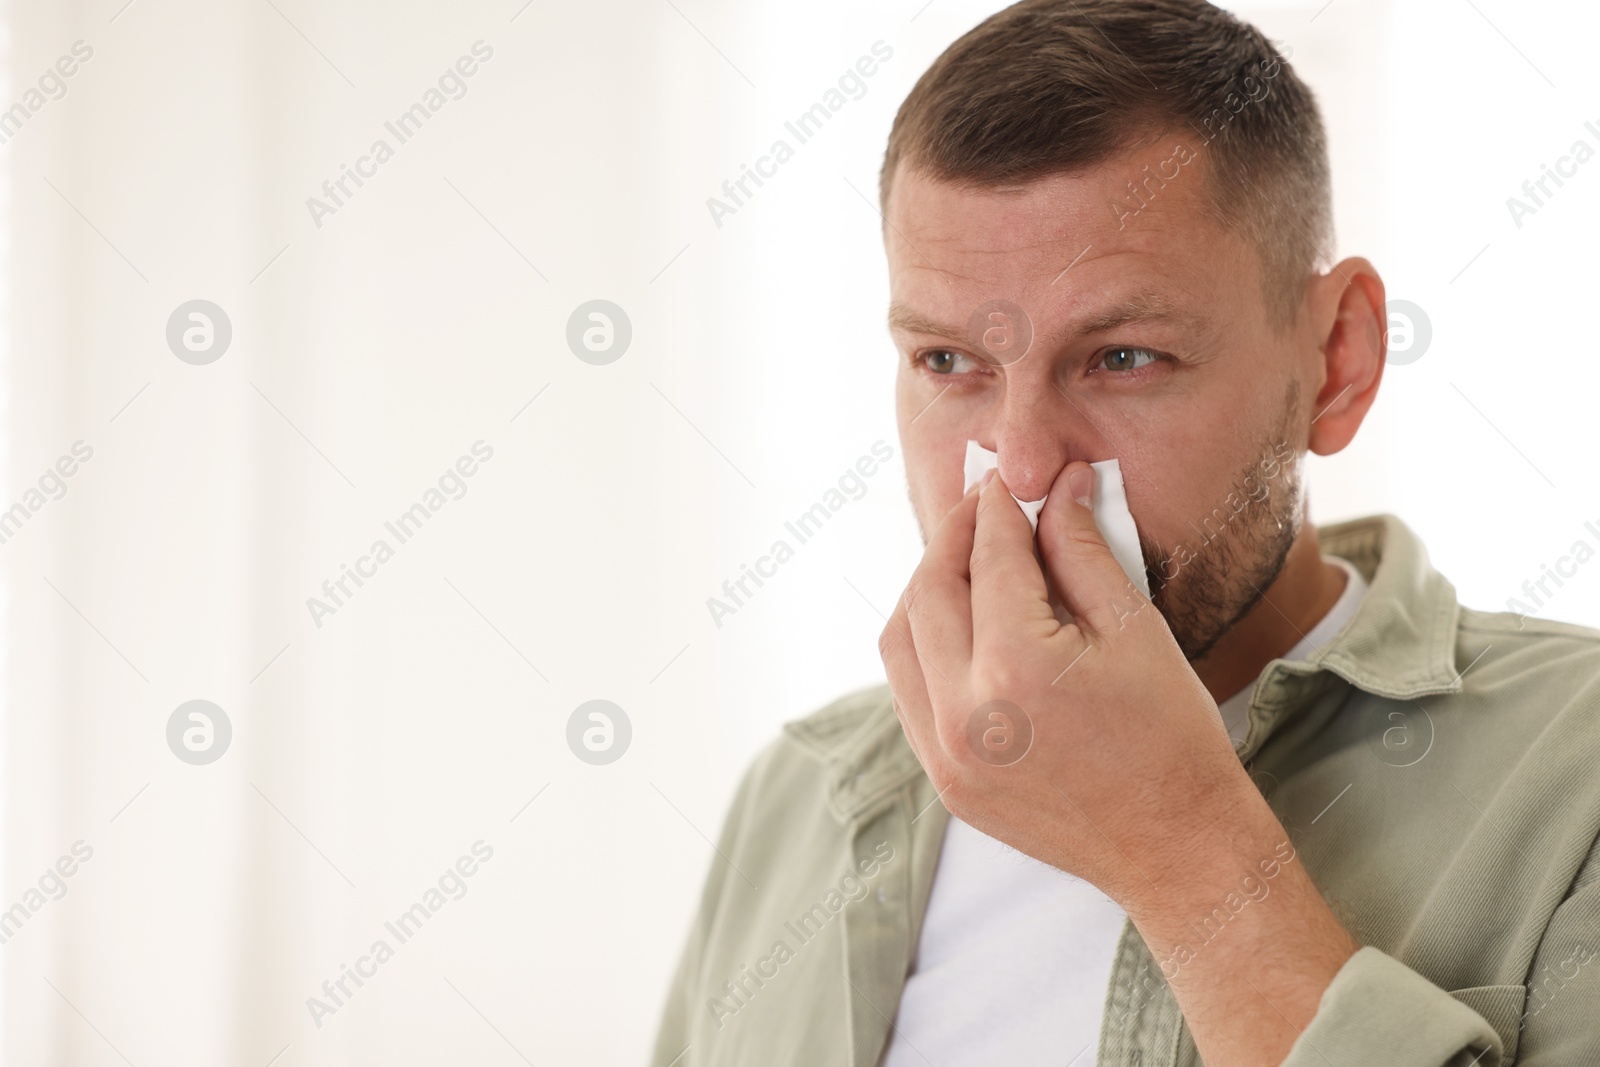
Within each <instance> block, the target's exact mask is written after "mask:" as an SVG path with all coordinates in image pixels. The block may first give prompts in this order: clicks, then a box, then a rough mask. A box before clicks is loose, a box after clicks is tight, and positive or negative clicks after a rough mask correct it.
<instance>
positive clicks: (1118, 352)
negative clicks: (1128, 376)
mask: <svg viewBox="0 0 1600 1067" xmlns="http://www.w3.org/2000/svg"><path fill="white" fill-rule="evenodd" d="M1155 358H1156V357H1155V354H1154V353H1152V352H1151V351H1150V350H1149V349H1148V348H1108V349H1106V352H1105V355H1104V356H1102V357H1101V365H1102V366H1104V367H1105V369H1106V370H1118V371H1121V370H1138V369H1139V368H1140V367H1143V366H1145V365H1146V364H1148V363H1154V362H1155Z"/></svg>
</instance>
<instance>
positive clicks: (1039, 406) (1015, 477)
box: [979, 403, 1098, 500]
mask: <svg viewBox="0 0 1600 1067" xmlns="http://www.w3.org/2000/svg"><path fill="white" fill-rule="evenodd" d="M992 432H993V434H994V439H993V440H992V441H987V442H984V441H980V442H979V443H980V444H983V445H984V447H986V448H990V449H993V450H994V451H995V453H996V454H997V456H998V461H999V466H1000V477H1001V478H1003V479H1005V483H1006V487H1007V488H1008V489H1010V490H1011V493H1012V495H1013V496H1015V497H1016V498H1017V499H1018V500H1038V499H1039V498H1040V497H1042V496H1044V495H1045V494H1047V493H1049V492H1050V487H1051V486H1052V485H1054V484H1055V480H1056V476H1057V475H1059V474H1060V473H1061V469H1062V468H1063V467H1065V466H1066V465H1067V464H1068V463H1070V462H1072V461H1073V460H1075V459H1083V460H1093V459H1094V458H1095V454H1096V452H1097V451H1098V448H1097V440H1096V438H1095V436H1094V431H1093V428H1092V427H1090V426H1088V425H1087V424H1086V423H1085V422H1084V420H1083V418H1082V416H1081V415H1080V414H1079V413H1077V412H1076V411H1073V410H1070V409H1069V410H1066V411H1061V410H1058V408H1057V407H1056V405H1054V404H1045V403H1035V404H1028V405H1017V406H1015V407H1012V408H1010V410H1007V411H1006V412H1004V414H1003V416H1002V418H1001V419H1000V420H999V422H998V423H997V424H996V425H995V426H994V427H993V428H992Z"/></svg>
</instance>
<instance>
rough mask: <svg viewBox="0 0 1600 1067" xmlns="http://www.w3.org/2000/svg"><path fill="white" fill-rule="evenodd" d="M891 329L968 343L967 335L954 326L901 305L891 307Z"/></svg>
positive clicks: (895, 304) (893, 304)
mask: <svg viewBox="0 0 1600 1067" xmlns="http://www.w3.org/2000/svg"><path fill="white" fill-rule="evenodd" d="M889 329H890V330H904V331H905V332H906V333H925V334H931V335H932V336H934V337H943V338H944V339H945V340H947V341H958V342H961V343H963V344H964V343H966V342H967V335H966V334H965V333H964V332H963V331H961V330H958V329H956V328H955V327H954V326H946V325H944V324H943V323H940V322H935V321H934V320H933V319H930V318H928V317H927V316H926V315H924V314H922V312H920V311H917V310H916V309H915V308H911V307H908V306H907V305H905V304H901V303H898V302H896V303H892V304H890V305H889Z"/></svg>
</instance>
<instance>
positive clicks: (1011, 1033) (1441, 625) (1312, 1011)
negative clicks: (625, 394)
mask: <svg viewBox="0 0 1600 1067" xmlns="http://www.w3.org/2000/svg"><path fill="white" fill-rule="evenodd" d="M881 196H882V202H883V214H884V236H885V246H886V250H887V256H888V261H889V269H890V279H891V294H892V306H891V309H890V326H891V332H892V334H893V336H894V339H895V342H896V345H897V348H898V349H899V353H900V358H901V363H900V371H899V379H898V387H897V408H898V416H899V430H900V438H901V442H902V445H903V447H904V454H905V457H906V467H907V473H908V477H909V480H910V492H911V500H912V504H913V506H914V508H915V510H916V514H917V517H918V521H919V524H920V526H921V529H922V533H923V538H924V541H925V543H926V552H925V555H924V558H923V560H922V563H921V565H920V566H919V567H918V568H917V570H916V573H915V574H914V575H913V577H912V579H911V581H910V583H909V585H908V586H907V588H906V591H905V595H904V596H903V597H902V598H901V600H900V602H899V603H898V605H897V607H896V608H895V611H894V613H893V616H892V617H891V618H890V620H889V623H888V625H887V626H886V627H885V628H884V630H883V636H882V640H881V642H880V648H881V651H882V654H883V659H884V663H885V666H886V669H887V673H888V683H889V684H888V685H887V686H884V687H879V688H876V689H870V690H867V691H864V692H860V693H856V694H852V695H850V696H848V697H846V698H844V699H842V700H840V701H839V702H837V703H835V704H834V705H832V706H830V707H828V708H825V709H823V710H822V711H820V712H818V713H817V714H815V715H813V716H811V717H809V718H806V719H803V720H800V721H798V722H794V723H790V724H789V725H788V727H787V728H786V730H785V733H784V735H783V736H782V737H781V738H780V739H779V740H778V741H776V742H775V743H774V744H772V745H771V746H770V747H769V748H767V749H766V750H765V751H764V752H763V753H762V754H761V755H760V756H759V757H758V759H757V760H756V761H755V763H754V764H753V766H752V767H751V768H750V770H749V772H748V773H747V775H746V777H745V779H744V781H743V783H742V784H741V785H740V787H739V790H738V793H737V795H736V797H735V800H734V804H733V808H732V811H731V812H730V814H729V816H728V819H727V823H726V825H725V827H724V830H723V833H722V838H721V841H720V843H719V846H718V854H717V856H716V857H715V859H714V860H713V863H712V868H711V872H710V876H709V877H708V879H707V882H706V887H705V891H704V895H703V899H702V902H701V907H700V912H699V915H698V917H697V918H696V920H695V923H694V926H693V929H692V931H691V934H690V938H689V942H688V947H687V949H686V951H685V953H684V957H683V960H682V963H681V964H680V967H679V970H678V973H677V976H676V978H675V980H674V983H673V986H672V990H671V993H670V997H669V1000H668V1004H667V1009H666V1014H665V1018H664V1021H663V1025H662V1029H661V1032H660V1036H659V1039H658V1043H657V1047H656V1052H655V1063H656V1064H657V1065H658V1067H666V1065H668V1064H678V1065H682V1067H689V1065H709V1064H761V1065H769V1064H822V1063H830V1064H853V1065H857V1067H871V1065H874V1064H885V1065H888V1067H902V1065H909V1064H930V1065H934V1067H962V1065H968V1064H1029V1063H1039V1064H1046V1063H1048V1064H1058V1065H1064V1064H1072V1065H1088V1064H1099V1065H1101V1067H1109V1065H1113V1064H1114V1065H1119V1067H1122V1065H1126V1067H1133V1065H1139V1067H1153V1065H1161V1067H1172V1065H1179V1064H1183V1065H1189V1064H1194V1063H1197V1062H1204V1063H1206V1064H1210V1065H1211V1067H1222V1065H1227V1067H1234V1065H1268V1064H1280V1063H1281V1064H1286V1065H1294V1067H1300V1065H1311V1064H1324V1065H1333V1067H1346V1065H1349V1067H1356V1065H1363V1067H1364V1065H1369V1064H1386V1065H1397V1067H1444V1065H1457V1067H1465V1065H1467V1064H1475V1065H1482V1067H1494V1065H1497V1064H1509V1063H1511V1062H1512V1061H1513V1060H1515V1062H1517V1063H1519V1064H1523V1065H1526V1067H1554V1065H1578V1064H1600V1011H1597V1006H1600V966H1594V965H1592V961H1594V959H1595V957H1596V954H1597V949H1600V856H1597V853H1596V848H1595V842H1596V836H1597V834H1600V774H1596V773H1595V759H1596V756H1597V754H1600V714H1597V713H1600V634H1597V633H1595V632H1593V631H1590V630H1586V629H1582V628H1579V627H1575V626H1569V625H1564V624H1560V623H1552V622H1542V621H1541V622H1534V621H1527V620H1522V619H1519V618H1517V617H1516V616H1509V615H1506V614H1491V613H1483V612H1477V611H1473V610H1470V609H1467V608H1463V607H1460V606H1459V605H1458V604H1457V602H1456V599H1455V594H1454V589H1453V587H1452V586H1451V585H1450V583H1449V582H1448V581H1447V580H1446V579H1445V578H1444V577H1443V576H1442V575H1440V574H1439V573H1437V572H1436V571H1434V570H1433V569H1432V568H1431V567H1430V565H1429V563H1428V560H1427V555H1426V553H1425V552H1424V550H1423V548H1422V545H1421V544H1420V543H1419V542H1418V540H1417V538H1416V537H1415V535H1413V534H1412V533H1411V532H1410V531H1409V530H1408V529H1407V528H1406V527H1405V526H1404V525H1403V524H1402V523H1401V522H1400V521H1399V520H1397V519H1395V518H1393V517H1389V516H1378V517H1374V518H1370V519H1364V520H1360V521H1356V522H1348V523H1342V524H1339V525H1337V526H1332V527H1326V528H1323V529H1320V530H1319V529H1317V528H1316V527H1314V526H1312V525H1311V524H1310V523H1309V521H1308V518H1307V508H1306V501H1305V495H1304V492H1303V486H1302V464H1303V458H1304V456H1305V454H1306V453H1307V452H1315V453H1317V454H1320V455H1326V454H1330V453H1334V452H1338V451H1339V450H1340V449H1342V448H1344V447H1345V446H1346V445H1347V444H1348V443H1349V442H1350V440H1351V439H1352V437H1353V436H1354V435H1355V433H1356V431H1357V429H1358V428H1359V427H1360V425H1361V422H1362V420H1363V418H1364V417H1365V415H1366V413H1367V411H1368V410H1369V409H1370V407H1371V405H1372V403H1373V401H1374V400H1375V398H1376V396H1377V391H1378V386H1379V383H1380V381H1381V379H1382V373H1383V368H1384V339H1383V338H1384V333H1385V328H1386V313H1385V304H1384V299H1385V298H1384V288H1383V283H1382V281H1381V280H1380V279H1379V277H1378V274H1377V271H1376V270H1375V268H1374V267H1373V266H1372V264H1370V263H1369V262H1367V261H1366V260H1364V259H1359V258H1354V259H1344V260H1342V261H1340V262H1337V263H1335V262H1332V259H1331V254H1330V253H1331V232H1332V224H1331V218H1330V216H1331V211H1330V206H1329V201H1330V197H1329V182H1328V168H1327V162H1326V148H1325V144H1324V137H1323V131H1322V125H1321V121H1320V118H1319V116H1318V113H1317V109H1316V105H1315V102H1314V101H1313V99H1312V97H1311V94H1310V93H1309V91H1308V90H1307V89H1306V87H1305V86H1304V85H1303V84H1302V83H1301V82H1300V81H1299V79H1298V78H1297V77H1296V76H1295V74H1294V72H1293V71H1292V70H1291V69H1290V68H1289V66H1288V65H1287V63H1286V62H1285V61H1284V60H1283V58H1282V57H1281V56H1280V55H1279V54H1278V53H1277V52H1276V51H1275V50H1274V49H1273V48H1272V46H1271V45H1270V43H1269V42H1268V41H1267V40H1266V39H1265V38H1264V37H1262V35H1261V34H1260V33H1259V32H1257V31H1256V30H1254V29H1253V28H1252V27H1249V26H1247V25H1244V24H1241V23H1240V22H1239V21H1237V20H1236V19H1234V18H1233V17H1232V16H1230V15H1227V14H1225V13H1223V12H1221V11H1219V10H1217V9H1215V8H1213V7H1211V6H1210V5H1208V4H1206V3H1203V2H1202V0H1026V2H1024V3H1020V4H1018V5H1016V6H1014V7H1012V8H1009V9H1007V10H1005V11H1002V12H1000V13H999V14H997V15H995V16H994V17H992V18H990V19H989V20H988V21H986V22H985V23H983V24H982V25H980V26H978V27H977V28H976V29H974V30H973V31H972V32H971V33H969V34H967V35H966V36H965V37H963V38H962V39H961V40H959V41H957V42H956V43H955V44H954V45H952V46H951V47H950V49H949V50H947V51H946V52H945V53H944V55H942V56H941V57H940V58H939V59H938V60H937V61H936V62H935V63H934V65H933V66H932V67H931V68H930V69H929V70H928V71H927V73H926V74H925V75H924V76H923V77H922V79H921V80H920V81H919V82H918V84H917V86H916V87H915V88H914V89H913V91H912V93H911V95H910V96H909V97H908V98H907V100H906V101H905V103H904V105H903V106H902V108H901V109H900V112H899V114H898V116H897V117H896V120H895V123H894V127H893V131H892V133H891V134H890V139H889V145H888V151H887V154H886V157H885V161H884V167H883V175H882V181H881ZM994 329H998V330H999V331H1000V332H999V334H998V335H992V334H990V332H989V331H990V330H994ZM996 338H998V343H997V344H990V343H989V342H990V341H991V340H995V339H996ZM1019 338H1029V340H1027V341H1026V342H1023V341H1019V340H1018V339H1019ZM1008 346H1009V347H1008ZM998 351H1004V355H1003V357H1002V356H1000V355H997V354H996V353H997V352H998ZM969 440H973V441H977V442H978V443H979V444H980V445H982V446H984V447H986V448H989V449H992V450H994V451H995V452H997V453H998V472H997V474H996V475H995V476H993V477H992V478H991V479H990V480H988V481H987V483H986V484H984V485H982V486H981V487H975V488H974V489H972V490H971V491H969V492H966V493H963V492H962V489H963V486H962V484H961V482H962V478H961V467H962V460H963V455H964V452H965V449H966V447H967V442H968V441H969ZM1113 458H1114V459H1117V460H1118V461H1119V465H1120V467H1121V470H1122V474H1123V477H1124V479H1125V484H1126V492H1127V501H1128V507H1129V510H1130V511H1131V512H1132V514H1133V516H1134V518H1135V520H1136V521H1137V525H1138V530H1139V537H1140V542H1141V548H1142V552H1143V556H1144V561H1145V568H1146V578H1147V579H1148V584H1149V588H1150V596H1149V598H1148V599H1146V598H1145V597H1144V596H1143V595H1142V594H1141V593H1140V592H1139V591H1138V590H1137V589H1136V588H1134V586H1133V585H1132V584H1131V583H1130V582H1129V581H1128V578H1127V577H1126V576H1125V575H1124V573H1123V572H1122V570H1121V569H1120V568H1119V566H1118V564H1117V563H1116V561H1115V560H1114V558H1113V557H1112V554H1111V552H1110V550H1109V549H1108V547H1107V545H1106V543H1105V541H1104V539H1103V538H1102V536H1101V533H1100V531H1099V529H1098V528H1097V526H1096V522H1095V518H1094V515H1093V514H1092V512H1091V510H1090V506H1089V505H1090V504H1091V503H1092V502H1093V501H1092V496H1091V493H1092V485H1093V478H1092V477H1091V476H1090V470H1089V467H1088V464H1089V463H1091V462H1096V461H1100V460H1106V459H1113ZM1014 498H1015V499H1014ZM1040 498H1044V499H1045V504H1044V507H1043V510H1042V511H1041V512H1040V513H1039V516H1038V532H1037V542H1036V543H1035V540H1034V534H1033V531H1032V530H1031V529H1030V527H1029V523H1028V519H1027V517H1026V516H1025V515H1024V514H1023V512H1022V511H1021V509H1019V507H1018V506H1017V503H1016V502H1015V501H1035V500H1038V499H1040ZM1502 498H1503V494H1502V493H1500V492H1499V490H1498V489H1497V487H1495V486H1492V485H1485V486H1484V488H1483V494H1482V501H1481V503H1480V502H1478V501H1473V502H1468V503H1467V504H1466V507H1467V510H1468V512H1469V513H1470V511H1471V510H1472V509H1473V508H1476V507H1479V506H1487V505H1489V504H1490V502H1493V501H1496V500H1498V499H1502ZM1056 604H1059V605H1060V606H1061V608H1063V609H1064V610H1063V611H1057V610H1055V605H1056Z"/></svg>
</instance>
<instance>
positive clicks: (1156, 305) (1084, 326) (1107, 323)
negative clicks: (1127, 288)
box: [1078, 291, 1192, 334]
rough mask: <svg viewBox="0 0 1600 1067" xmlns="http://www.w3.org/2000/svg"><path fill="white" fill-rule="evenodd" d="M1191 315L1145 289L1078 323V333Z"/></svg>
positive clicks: (1180, 318)
mask: <svg viewBox="0 0 1600 1067" xmlns="http://www.w3.org/2000/svg"><path fill="white" fill-rule="evenodd" d="M1191 318H1192V317H1191V316H1190V315H1188V314H1187V313H1186V312H1184V311H1182V310H1181V309H1180V308H1179V307H1178V306H1177V305H1176V304H1174V303H1173V302H1172V301H1170V300H1168V299H1167V298H1166V297H1164V296H1162V295H1161V294H1160V293H1157V292H1153V291H1145V292H1142V293H1136V294H1134V295H1133V296H1131V297H1129V298H1128V299H1127V300H1124V301H1122V302H1121V303H1120V304H1116V305H1114V306H1112V307H1110V308H1107V309H1106V310H1105V311H1101V312H1098V313H1096V314H1095V315H1093V316H1091V317H1090V318H1087V319H1085V320H1083V321H1082V322H1080V323H1079V324H1078V333H1079V334H1089V333H1105V332H1106V331H1107V330H1115V329H1116V328H1117V327H1119V326H1131V325H1133V324H1134V323H1138V322H1150V321H1152V320H1155V319H1179V320H1189V319H1191Z"/></svg>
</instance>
